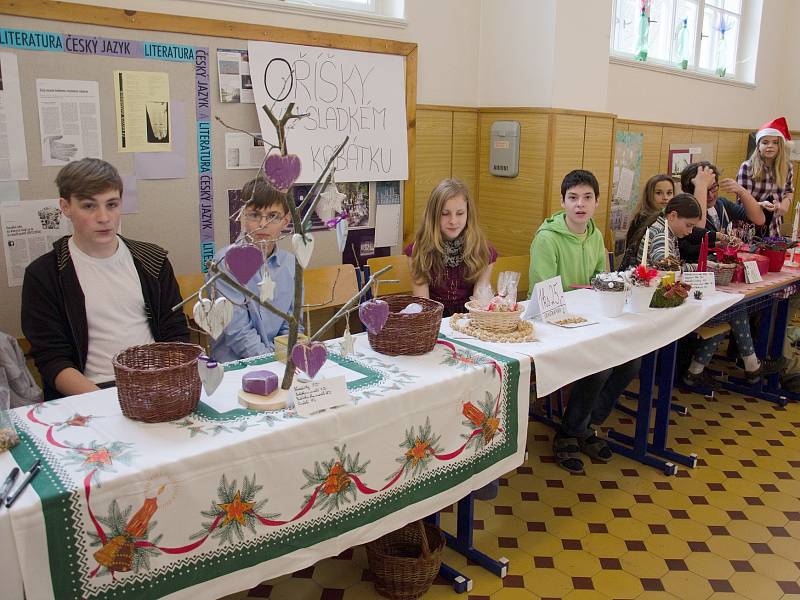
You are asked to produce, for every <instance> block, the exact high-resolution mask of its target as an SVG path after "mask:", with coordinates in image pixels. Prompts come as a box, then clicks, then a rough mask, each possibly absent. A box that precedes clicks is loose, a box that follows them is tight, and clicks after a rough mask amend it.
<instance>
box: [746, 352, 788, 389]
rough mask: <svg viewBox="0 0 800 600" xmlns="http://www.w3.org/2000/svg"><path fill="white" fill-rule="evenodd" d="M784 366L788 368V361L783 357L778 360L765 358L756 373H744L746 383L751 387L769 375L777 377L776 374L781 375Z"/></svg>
mask: <svg viewBox="0 0 800 600" xmlns="http://www.w3.org/2000/svg"><path fill="white" fill-rule="evenodd" d="M784 366H786V359H785V358H783V357H782V356H781V357H778V358H764V359H762V360H761V366H760V367H758V369H756V370H755V371H745V372H744V378H745V381H747V383H749V384H751V385H754V384H756V383H758V382H759V381H761V379H762V378H763V377H766V376H767V375H775V373H780V372H781V371H782V370H783V367H784Z"/></svg>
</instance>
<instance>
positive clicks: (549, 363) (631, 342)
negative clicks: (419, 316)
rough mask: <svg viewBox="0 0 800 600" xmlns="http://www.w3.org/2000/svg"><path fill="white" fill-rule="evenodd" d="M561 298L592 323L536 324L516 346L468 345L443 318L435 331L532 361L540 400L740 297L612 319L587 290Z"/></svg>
mask: <svg viewBox="0 0 800 600" xmlns="http://www.w3.org/2000/svg"><path fill="white" fill-rule="evenodd" d="M566 298H567V309H568V310H569V312H571V313H575V314H578V315H582V316H584V317H586V318H587V319H589V320H591V321H597V323H595V324H593V325H587V326H584V327H575V328H571V329H567V328H563V327H559V326H558V325H551V324H550V323H543V322H541V321H538V320H537V321H535V322H534V333H535V335H536V338H537V339H536V341H533V342H524V343H521V344H498V343H492V342H483V341H480V340H474V339H472V338H469V336H466V335H464V334H462V333H458V332H453V330H452V329H451V328H450V322H449V319H445V320H444V321H442V329H441V331H442V333H443V334H445V335H447V336H449V337H452V338H455V339H469V340H472V341H473V343H475V344H478V345H479V346H480V347H482V348H486V349H489V350H492V351H495V352H501V353H503V354H512V355H513V354H520V355H524V356H527V357H530V358H532V359H533V362H534V364H535V366H536V375H535V376H536V393H537V395H538V396H539V397H540V398H541V397H543V396H546V395H548V394H550V393H552V392H555V391H556V390H558V389H559V388H562V387H564V386H565V385H567V384H568V383H572V382H573V381H577V380H578V379H581V378H582V377H586V376H588V375H591V374H592V373H597V372H599V371H602V370H603V369H609V368H611V367H614V366H616V365H621V364H623V363H625V362H627V361H629V360H633V359H634V358H637V357H639V356H644V355H645V354H647V353H649V352H652V351H654V350H658V349H659V348H663V347H664V346H666V345H667V344H669V343H670V342H674V341H675V340H677V339H680V338H682V337H683V336H685V335H686V334H688V333H690V332H691V331H694V330H695V329H696V328H697V327H699V326H700V325H702V324H703V323H705V322H706V321H708V320H709V319H710V318H711V317H713V316H714V315H716V314H719V313H720V312H722V311H723V310H725V309H726V308H728V307H729V306H733V305H734V304H736V303H737V302H739V301H740V300H742V298H743V296H742V295H741V294H732V293H724V292H715V293H710V294H706V295H705V296H704V297H703V299H702V300H695V299H694V298H692V297H691V296H690V297H689V298H688V299H687V300H686V301H685V302H684V303H683V304H682V305H681V306H677V307H675V308H651V309H648V311H647V312H645V313H641V314H635V313H630V312H624V313H623V314H622V315H620V316H619V317H615V318H608V317H603V316H601V313H600V307H599V299H598V298H597V296H596V293H595V292H594V291H592V290H575V291H572V292H569V293H567V294H566ZM625 310H626V311H627V310H628V308H627V307H626V309H625Z"/></svg>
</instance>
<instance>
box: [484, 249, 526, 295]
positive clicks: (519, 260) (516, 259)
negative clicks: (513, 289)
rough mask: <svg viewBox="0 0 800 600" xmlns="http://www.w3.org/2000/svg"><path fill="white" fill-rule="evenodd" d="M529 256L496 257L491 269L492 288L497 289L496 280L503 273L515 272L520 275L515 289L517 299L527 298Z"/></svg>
mask: <svg viewBox="0 0 800 600" xmlns="http://www.w3.org/2000/svg"><path fill="white" fill-rule="evenodd" d="M530 264H531V257H530V254H522V255H520V256H498V257H497V261H496V262H495V263H494V268H493V269H492V287H493V288H494V289H495V290H496V289H497V278H498V277H499V276H500V273H502V272H503V271H516V272H517V273H519V274H520V278H519V286H518V288H517V299H518V300H525V299H526V298H527V297H528V287H529V286H530V282H529V281H528V270H529V269H530Z"/></svg>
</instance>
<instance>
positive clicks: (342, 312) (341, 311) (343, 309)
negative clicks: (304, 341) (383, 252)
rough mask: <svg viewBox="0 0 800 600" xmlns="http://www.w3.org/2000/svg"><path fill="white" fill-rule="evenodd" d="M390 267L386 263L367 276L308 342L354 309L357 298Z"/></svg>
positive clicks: (315, 339)
mask: <svg viewBox="0 0 800 600" xmlns="http://www.w3.org/2000/svg"><path fill="white" fill-rule="evenodd" d="M391 268H392V265H386V266H385V267H383V268H382V269H381V270H380V271H375V274H374V275H372V277H370V278H369V280H368V281H367V283H366V284H364V287H362V288H361V289H360V290H358V293H356V295H355V296H353V297H352V298H350V300H348V301H347V302H345V303H344V305H343V306H342V307H341V308H340V309H339V310H337V311H336V314H335V315H333V316H332V317H331V318H330V319H328V321H327V322H326V323H325V324H324V325H323V326H322V327H320V328H319V329H317V332H316V333H315V334H314V335H312V336H311V337H310V338H308V341H309V342H316V341H317V340H318V339H319V338H320V337H322V334H323V333H325V332H326V331H327V330H328V329H330V328H331V327H332V326H333V325H334V324H335V323H336V321H338V320H339V319H341V318H342V317H343V316H344V315H345V314H347V313H349V312H350V311H352V310H353V309H354V307H355V306H356V305H358V303H359V300H361V298H363V296H364V294H366V293H367V290H369V289H370V288H371V287H372V284H373V283H374V282H375V281H378V280H379V278H380V276H381V275H383V274H384V273H386V271H388V270H390V269H391Z"/></svg>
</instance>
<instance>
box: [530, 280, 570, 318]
mask: <svg viewBox="0 0 800 600" xmlns="http://www.w3.org/2000/svg"><path fill="white" fill-rule="evenodd" d="M566 313H567V298H566V295H565V294H564V288H563V286H562V285H561V276H560V275H556V276H555V277H551V278H550V279H545V280H544V281H540V282H539V283H537V284H536V285H534V286H533V294H531V300H530V302H529V303H528V308H527V310H526V311H525V316H524V318H526V319H533V318H535V317H539V318H541V319H542V320H543V321H546V320H548V319H552V318H553V317H557V316H559V315H564V314H566Z"/></svg>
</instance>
